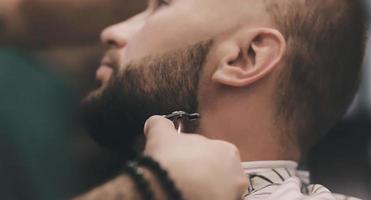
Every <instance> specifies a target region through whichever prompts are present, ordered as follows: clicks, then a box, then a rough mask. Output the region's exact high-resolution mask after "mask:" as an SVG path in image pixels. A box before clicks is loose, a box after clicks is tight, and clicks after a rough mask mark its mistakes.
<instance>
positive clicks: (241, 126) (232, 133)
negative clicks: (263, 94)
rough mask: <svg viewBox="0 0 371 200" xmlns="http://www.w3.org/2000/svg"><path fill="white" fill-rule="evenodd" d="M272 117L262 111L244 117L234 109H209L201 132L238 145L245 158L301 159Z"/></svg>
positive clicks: (250, 159) (252, 159)
mask: <svg viewBox="0 0 371 200" xmlns="http://www.w3.org/2000/svg"><path fill="white" fill-rule="evenodd" d="M269 124H273V123H270V120H269V119H267V118H266V116H263V115H261V114H256V115H254V116H252V115H250V117H249V115H245V116H243V117H241V116H238V115H235V114H234V113H233V112H228V113H226V112H224V113H223V114H221V113H210V114H206V115H203V116H202V119H201V122H200V129H199V133H201V134H203V135H204V136H206V137H208V138H211V139H218V140H224V141H227V142H230V143H232V144H234V145H236V146H237V148H238V149H239V151H240V154H241V160H242V161H244V162H245V161H260V160H293V161H299V159H300V155H299V151H298V150H297V149H295V148H293V147H294V145H290V144H286V145H283V142H282V139H281V138H280V137H284V136H283V135H282V134H281V133H280V132H279V130H278V128H276V127H275V126H270V125H269Z"/></svg>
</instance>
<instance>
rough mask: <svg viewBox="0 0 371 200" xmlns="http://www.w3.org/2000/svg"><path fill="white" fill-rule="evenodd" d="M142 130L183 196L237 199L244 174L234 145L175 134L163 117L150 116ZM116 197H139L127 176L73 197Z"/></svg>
mask: <svg viewBox="0 0 371 200" xmlns="http://www.w3.org/2000/svg"><path fill="white" fill-rule="evenodd" d="M145 133H146V137H147V144H146V149H145V154H147V155H149V156H151V157H153V158H154V159H156V160H157V161H158V162H160V164H161V165H162V166H163V167H164V168H165V169H166V170H168V172H169V175H170V177H171V178H172V179H173V180H174V181H175V183H176V185H177V186H178V187H179V189H180V191H181V192H182V193H183V196H184V199H189V200H204V199H213V200H239V199H240V198H241V196H242V195H243V193H244V192H245V191H246V188H247V178H246V177H245V175H244V174H243V170H242V168H241V165H240V158H239V153H238V151H237V149H236V147H234V146H233V145H231V144H229V143H226V142H222V141H215V140H209V139H206V138H204V137H202V136H199V135H184V134H177V132H176V131H175V129H174V125H173V124H172V122H170V121H169V120H167V119H164V118H162V117H154V118H151V119H149V120H148V121H147V123H146V128H145ZM145 176H146V178H147V179H148V180H150V183H151V185H152V187H153V189H154V191H155V193H156V196H157V198H156V199H165V198H163V197H164V195H165V193H164V191H162V190H161V189H160V187H159V186H158V183H157V180H156V179H155V178H154V177H153V176H152V174H151V173H150V172H149V171H146V172H145ZM118 197H120V199H135V198H138V197H139V194H138V193H137V191H136V190H135V187H134V186H133V183H132V181H131V180H130V178H128V177H126V176H121V177H119V178H116V179H115V180H113V181H111V182H110V183H107V184H106V185H104V186H102V187H100V188H97V189H95V190H93V191H92V192H90V193H89V194H87V195H85V196H83V197H80V198H77V199H76V200H96V199H107V200H110V199H117V198H118ZM121 197H122V198H121ZM124 197H125V198H124Z"/></svg>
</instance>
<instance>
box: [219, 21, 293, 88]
mask: <svg viewBox="0 0 371 200" xmlns="http://www.w3.org/2000/svg"><path fill="white" fill-rule="evenodd" d="M232 40H233V45H235V46H234V47H231V48H229V49H230V51H229V52H228V51H227V53H226V54H225V55H223V56H224V57H223V58H221V59H220V62H219V63H218V64H219V66H218V68H217V69H216V71H215V72H214V74H213V76H212V80H213V81H215V82H217V83H220V84H223V85H227V86H232V87H244V86H248V85H250V84H253V83H255V82H256V81H258V80H260V79H262V78H264V77H265V76H267V75H268V74H269V73H270V72H271V71H272V70H273V69H275V68H276V67H277V66H278V65H279V63H280V61H281V60H282V58H283V56H284V54H285V51H286V40H285V39H284V37H283V35H282V34H281V33H280V32H279V31H277V30H275V29H269V28H259V29H254V30H248V31H241V32H240V33H237V34H236V35H235V36H234V38H232Z"/></svg>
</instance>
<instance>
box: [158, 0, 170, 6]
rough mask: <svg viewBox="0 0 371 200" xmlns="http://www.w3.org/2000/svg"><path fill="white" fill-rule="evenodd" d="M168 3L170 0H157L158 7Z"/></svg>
mask: <svg viewBox="0 0 371 200" xmlns="http://www.w3.org/2000/svg"><path fill="white" fill-rule="evenodd" d="M169 4H170V0H159V1H158V7H161V6H168V5H169Z"/></svg>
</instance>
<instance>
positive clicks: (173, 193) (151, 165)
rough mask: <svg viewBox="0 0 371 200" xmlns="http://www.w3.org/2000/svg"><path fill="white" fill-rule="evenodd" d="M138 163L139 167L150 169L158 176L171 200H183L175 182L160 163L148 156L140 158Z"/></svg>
mask: <svg viewBox="0 0 371 200" xmlns="http://www.w3.org/2000/svg"><path fill="white" fill-rule="evenodd" d="M137 163H138V165H139V166H142V167H146V168H148V169H149V170H150V171H151V172H152V173H153V174H154V175H155V176H156V178H157V179H158V181H159V182H160V184H161V186H162V188H163V189H164V190H165V192H167V194H168V197H169V199H170V200H183V196H182V193H181V192H180V191H179V189H178V188H177V187H176V186H175V183H174V181H173V180H171V179H170V177H169V175H168V173H167V171H165V170H164V169H163V168H162V167H161V165H160V164H159V163H158V162H156V161H155V160H153V159H152V158H150V157H148V156H140V157H139V158H138V159H137Z"/></svg>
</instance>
